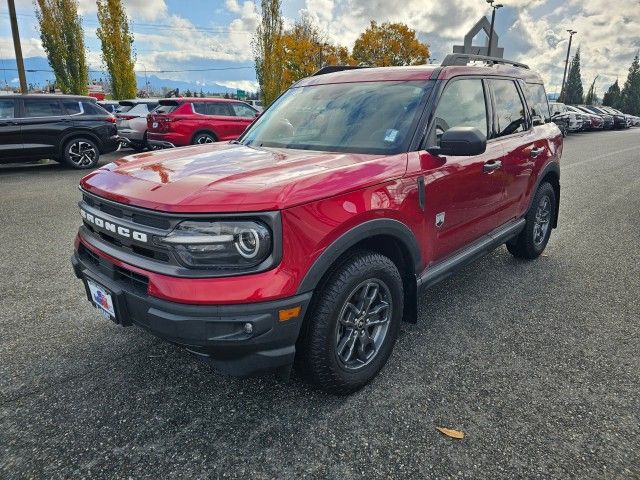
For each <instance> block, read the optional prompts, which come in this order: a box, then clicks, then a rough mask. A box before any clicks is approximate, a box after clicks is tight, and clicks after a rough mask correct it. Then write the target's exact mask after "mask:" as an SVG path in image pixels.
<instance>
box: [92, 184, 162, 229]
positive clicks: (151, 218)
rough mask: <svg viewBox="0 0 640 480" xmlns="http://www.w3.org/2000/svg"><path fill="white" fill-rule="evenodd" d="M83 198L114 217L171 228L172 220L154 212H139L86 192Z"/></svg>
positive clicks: (154, 226)
mask: <svg viewBox="0 0 640 480" xmlns="http://www.w3.org/2000/svg"><path fill="white" fill-rule="evenodd" d="M82 199H83V200H84V201H85V202H86V203H87V204H88V205H90V206H92V207H93V208H97V209H98V210H100V211H102V212H104V213H106V214H108V215H111V216H113V217H117V218H128V219H130V220H131V221H133V222H135V223H138V224H140V225H146V226H148V227H153V228H160V229H162V230H169V229H170V228H171V222H170V221H169V220H168V219H167V218H165V217H161V216H155V215H153V214H149V215H146V214H143V213H138V212H135V211H132V210H130V209H128V208H126V207H120V206H117V205H113V204H112V203H108V202H105V201H102V200H101V199H100V198H99V197H93V196H90V195H87V194H86V193H84V194H83V195H82Z"/></svg>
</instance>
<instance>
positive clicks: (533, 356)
mask: <svg viewBox="0 0 640 480" xmlns="http://www.w3.org/2000/svg"><path fill="white" fill-rule="evenodd" d="M564 152H565V153H564V157H563V160H562V179H561V182H562V204H561V213H560V226H559V228H558V229H557V230H556V231H554V233H553V235H552V237H551V242H550V244H549V247H548V248H547V251H546V254H545V255H544V256H543V257H541V258H539V259H538V260H537V261H535V262H531V263H525V262H521V261H517V260H515V259H514V258H512V257H511V256H510V255H509V254H508V253H507V251H506V249H505V248H504V247H502V248H500V249H498V250H496V251H495V252H493V253H492V254H490V255H488V256H486V257H484V258H483V259H482V260H480V261H479V262H477V263H476V264H475V265H473V266H471V267H468V268H466V269H465V270H463V271H462V272H461V273H460V274H458V275H457V276H455V277H452V278H450V279H448V280H447V281H445V282H443V283H441V284H439V285H437V286H436V287H433V288H431V289H430V290H428V291H427V292H426V294H425V297H424V300H423V302H422V311H421V314H420V318H419V321H418V324H417V325H409V324H405V325H403V328H402V333H401V336H400V339H399V341H398V343H397V344H396V348H395V351H394V354H393V355H392V358H391V360H390V362H389V364H388V365H387V367H386V368H385V369H384V370H383V371H382V372H381V374H380V375H379V376H378V377H377V378H376V380H375V381H374V382H373V383H372V384H370V385H368V386H367V387H365V388H364V389H363V390H361V391H360V392H358V393H356V394H354V395H351V396H348V397H336V396H329V395H327V394H324V393H321V392H317V391H314V390H312V389H311V388H309V387H308V386H306V385H305V384H303V383H302V382H301V381H300V380H299V379H297V378H293V379H292V380H291V381H290V382H289V383H284V382H282V381H280V380H278V379H277V378H272V377H263V378H253V379H244V380H240V379H235V378H229V377H225V376H222V375H220V374H218V373H216V372H214V371H212V370H211V369H210V368H209V367H208V366H206V365H204V364H201V363H199V362H198V361H197V360H195V359H194V358H193V357H192V356H190V355H189V354H188V353H186V352H185V351H182V350H180V349H178V348H176V347H173V346H171V345H168V344H166V343H164V342H161V341H160V340H157V339H155V338H154V337H152V336H150V335H149V334H147V333H145V332H143V331H141V330H139V329H137V328H135V327H131V328H127V329H123V328H121V327H118V326H115V325H114V324H112V323H111V322H108V321H106V320H104V318H103V317H101V316H100V315H99V314H98V313H97V312H96V311H95V310H94V309H93V308H91V307H90V306H89V304H88V303H87V301H86V298H85V296H84V293H83V287H82V285H81V283H80V282H79V281H78V280H77V279H76V278H75V277H74V275H73V273H72V270H71V267H70V262H69V257H70V255H71V252H72V246H73V237H74V234H75V231H76V229H77V227H78V225H79V223H80V220H79V215H78V211H77V207H76V203H77V201H78V199H79V194H78V190H77V188H76V185H77V183H78V180H79V178H80V177H81V176H82V174H81V173H78V172H75V171H70V170H65V169H62V168H61V167H59V166H58V165H56V164H39V165H28V166H3V167H0V203H1V208H0V226H1V230H0V243H1V245H2V248H0V478H4V479H13V478H74V479H75V478H91V479H97V478H110V479H112V478H204V477H208V478H227V477H228V478H256V479H261V478H278V479H279V478H345V479H349V478H365V477H366V478H434V479H443V478H480V479H482V478H491V479H497V478H505V479H506V478H508V479H513V478H541V479H549V478H594V479H595V478H597V479H602V478H605V479H607V478H611V479H619V478H635V479H638V478H640V216H639V213H640V129H638V128H636V129H631V130H627V131H616V132H599V133H586V134H579V135H572V136H570V137H569V138H567V139H566V141H565V150H564ZM116 156H117V155H116ZM109 157H110V158H113V157H114V155H110V156H109ZM107 160H108V159H107V158H105V159H104V160H103V162H104V161H107ZM436 426H446V427H451V428H455V429H459V430H463V431H464V432H465V434H466V438H464V439H463V440H452V439H449V438H447V437H444V436H443V435H442V434H440V433H439V432H437V431H436V430H435V427H436Z"/></svg>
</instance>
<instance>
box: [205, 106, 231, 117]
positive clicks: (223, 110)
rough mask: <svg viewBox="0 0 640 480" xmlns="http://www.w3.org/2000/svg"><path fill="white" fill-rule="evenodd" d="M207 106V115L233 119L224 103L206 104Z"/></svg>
mask: <svg viewBox="0 0 640 480" xmlns="http://www.w3.org/2000/svg"><path fill="white" fill-rule="evenodd" d="M205 105H207V115H218V116H221V117H233V116H234V114H233V112H232V111H231V109H230V108H229V107H228V105H227V104H226V103H222V102H211V103H206V104H205Z"/></svg>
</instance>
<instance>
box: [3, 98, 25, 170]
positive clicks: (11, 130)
mask: <svg viewBox="0 0 640 480" xmlns="http://www.w3.org/2000/svg"><path fill="white" fill-rule="evenodd" d="M16 106H17V102H16V100H15V99H13V98H2V97H0V163H2V162H10V161H11V160H16V159H17V158H19V157H21V156H22V155H23V154H24V153H23V152H24V148H23V146H22V134H21V133H20V124H19V122H18V120H17V119H16V116H17V113H16Z"/></svg>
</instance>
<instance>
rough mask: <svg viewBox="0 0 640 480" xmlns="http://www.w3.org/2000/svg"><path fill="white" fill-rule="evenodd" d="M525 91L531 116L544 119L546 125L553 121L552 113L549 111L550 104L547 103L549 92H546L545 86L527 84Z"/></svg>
mask: <svg viewBox="0 0 640 480" xmlns="http://www.w3.org/2000/svg"><path fill="white" fill-rule="evenodd" d="M524 90H525V94H526V95H527V103H528V104H529V109H530V110H531V116H535V115H537V116H539V117H541V118H543V119H544V123H549V122H550V121H551V112H550V111H549V102H548V101H547V92H545V91H544V86H543V85H542V84H539V83H527V84H526V86H525V89H524Z"/></svg>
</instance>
